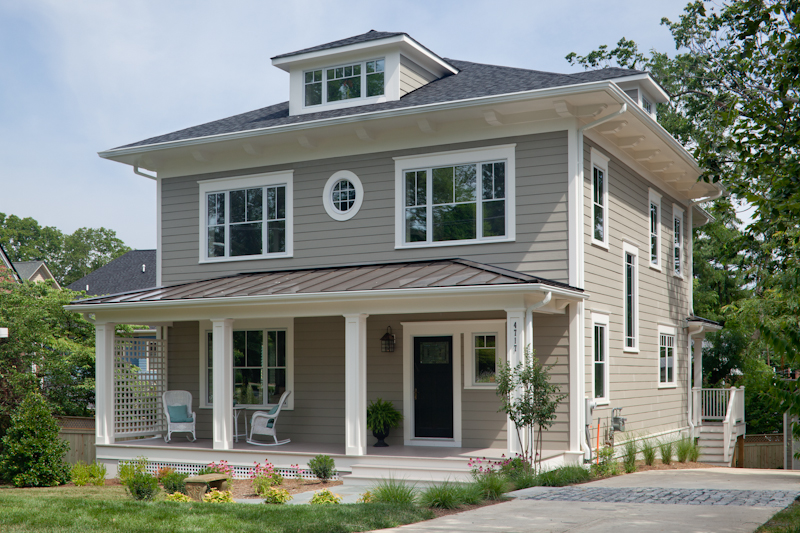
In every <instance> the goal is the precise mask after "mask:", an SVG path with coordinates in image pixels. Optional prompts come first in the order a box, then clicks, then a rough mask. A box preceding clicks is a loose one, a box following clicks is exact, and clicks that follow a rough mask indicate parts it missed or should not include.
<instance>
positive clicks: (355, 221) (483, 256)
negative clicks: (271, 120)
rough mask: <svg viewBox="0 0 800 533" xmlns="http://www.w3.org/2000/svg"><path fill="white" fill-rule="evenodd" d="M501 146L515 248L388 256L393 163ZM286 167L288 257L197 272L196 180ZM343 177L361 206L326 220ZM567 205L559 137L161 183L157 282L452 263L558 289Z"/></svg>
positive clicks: (391, 252)
mask: <svg viewBox="0 0 800 533" xmlns="http://www.w3.org/2000/svg"><path fill="white" fill-rule="evenodd" d="M508 143H516V144H517V146H516V171H517V172H516V175H517V180H516V192H517V197H516V209H517V227H516V230H517V237H516V242H507V243H493V244H476V245H472V246H459V247H457V248H453V247H449V246H446V247H437V248H424V249H409V250H395V249H394V240H395V235H394V225H395V223H394V216H395V215H394V181H395V172H394V160H393V159H392V158H393V157H395V156H403V155H413V154H425V153H433V152H440V151H447V150H458V149H465V148H474V147H479V146H491V145H500V144H508ZM288 169H293V170H294V212H295V216H294V257H293V258H287V259H269V260H258V261H239V262H228V263H215V264H199V263H198V255H199V250H198V240H199V228H198V217H199V213H198V202H199V186H198V184H197V181H198V180H201V179H212V178H219V177H225V176H234V175H247V174H253V173H258V172H272V171H278V170H288ZM343 169H346V170H351V171H353V172H355V173H356V174H357V175H358V176H359V178H360V179H361V181H362V183H363V185H364V203H363V206H362V207H361V210H360V211H359V213H358V214H357V215H356V216H355V217H353V218H352V219H351V220H348V221H345V222H334V221H333V220H331V219H330V217H328V215H327V214H326V213H325V210H324V208H323V206H322V189H323V187H324V185H325V182H326V181H327V180H328V178H329V177H330V176H331V175H332V174H333V173H334V172H336V171H337V170H343ZM566 197H567V135H566V132H554V133H545V134H538V135H526V136H520V137H509V138H504V139H497V140H493V141H491V142H486V141H483V142H471V143H458V144H449V145H442V146H434V147H429V148H425V149H413V150H402V151H396V152H382V153H378V154H367V155H360V156H352V157H346V158H335V159H325V160H318V161H306V162H297V163H294V164H291V165H280V166H273V167H259V168H252V169H247V170H241V171H236V172H220V173H213V174H204V175H194V176H186V177H178V178H169V179H165V180H164V181H163V183H162V282H163V284H165V285H172V284H177V283H181V282H185V281H194V280H199V279H207V278H213V277H216V276H222V275H229V274H233V273H237V272H245V271H264V270H270V269H276V268H295V267H297V268H302V267H311V266H318V265H319V266H322V265H342V264H348V263H357V262H380V261H403V260H413V259H433V258H449V257H453V256H456V255H457V256H459V257H462V258H465V259H471V260H474V261H478V262H482V263H488V264H493V265H498V266H503V267H506V268H510V269H513V270H519V271H523V272H529V273H533V274H536V275H538V276H541V277H544V278H548V279H553V280H557V281H562V282H566V281H568V274H567V208H566Z"/></svg>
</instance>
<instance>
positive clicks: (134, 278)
mask: <svg viewBox="0 0 800 533" xmlns="http://www.w3.org/2000/svg"><path fill="white" fill-rule="evenodd" d="M142 265H145V268H144V271H142ZM87 286H88V289H87ZM155 286H156V251H155V250H133V251H130V252H128V253H127V254H125V255H122V256H120V257H118V258H116V259H114V260H113V261H111V262H110V263H108V264H107V265H105V266H102V267H100V268H98V269H97V270H95V271H94V272H92V273H90V274H87V275H86V276H84V277H82V278H81V279H79V280H78V281H75V282H73V283H71V284H70V285H69V286H68V287H67V288H68V289H71V290H73V291H86V293H87V294H88V295H90V296H99V295H101V294H117V293H120V292H128V291H136V290H140V289H149V288H152V287H155Z"/></svg>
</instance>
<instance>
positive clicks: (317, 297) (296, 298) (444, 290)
mask: <svg viewBox="0 0 800 533" xmlns="http://www.w3.org/2000/svg"><path fill="white" fill-rule="evenodd" d="M522 291H528V292H551V293H554V294H555V295H556V296H563V297H564V298H566V299H569V300H572V301H578V300H583V299H586V298H588V297H589V294H587V293H585V292H576V291H572V290H569V289H560V288H557V287H553V286H550V285H544V284H541V283H531V284H513V285H492V286H488V287H487V286H475V287H426V288H419V289H382V290H368V291H341V292H330V293H309V294H268V295H258V296H232V297H230V296H229V297H225V296H221V297H217V298H215V297H210V298H186V299H181V300H157V301H152V300H151V301H142V302H114V303H103V304H91V303H84V304H81V303H73V304H68V305H66V306H64V308H65V309H68V310H70V311H76V312H87V313H94V312H96V311H108V310H122V309H141V308H144V309H146V308H159V309H162V308H164V307H168V308H176V307H178V308H179V307H198V306H201V307H214V306H220V305H222V306H224V305H233V306H241V305H261V304H278V303H305V302H326V301H342V300H344V301H352V300H371V299H376V298H378V299H383V298H386V297H390V296H391V297H396V298H402V297H408V298H412V297H420V296H422V297H425V296H434V297H435V296H459V295H477V294H484V295H485V294H487V293H492V292H497V293H500V294H508V293H510V294H519V293H520V292H522Z"/></svg>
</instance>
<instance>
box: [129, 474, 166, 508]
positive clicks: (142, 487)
mask: <svg viewBox="0 0 800 533" xmlns="http://www.w3.org/2000/svg"><path fill="white" fill-rule="evenodd" d="M125 488H126V489H127V490H128V494H130V495H131V497H132V498H133V499H134V500H147V501H149V500H152V499H153V498H154V497H155V495H156V494H158V479H156V477H155V476H153V475H150V474H148V473H147V472H136V473H135V474H134V475H133V477H132V478H130V479H129V480H128V482H127V483H126V484H125Z"/></svg>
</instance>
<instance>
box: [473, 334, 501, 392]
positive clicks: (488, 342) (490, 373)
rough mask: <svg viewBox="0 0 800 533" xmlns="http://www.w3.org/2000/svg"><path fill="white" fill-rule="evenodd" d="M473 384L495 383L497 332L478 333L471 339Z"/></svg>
mask: <svg viewBox="0 0 800 533" xmlns="http://www.w3.org/2000/svg"><path fill="white" fill-rule="evenodd" d="M472 349H473V361H474V363H475V366H474V368H473V374H472V382H473V384H474V385H495V383H496V376H497V334H496V333H479V334H475V335H473V340H472Z"/></svg>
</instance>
